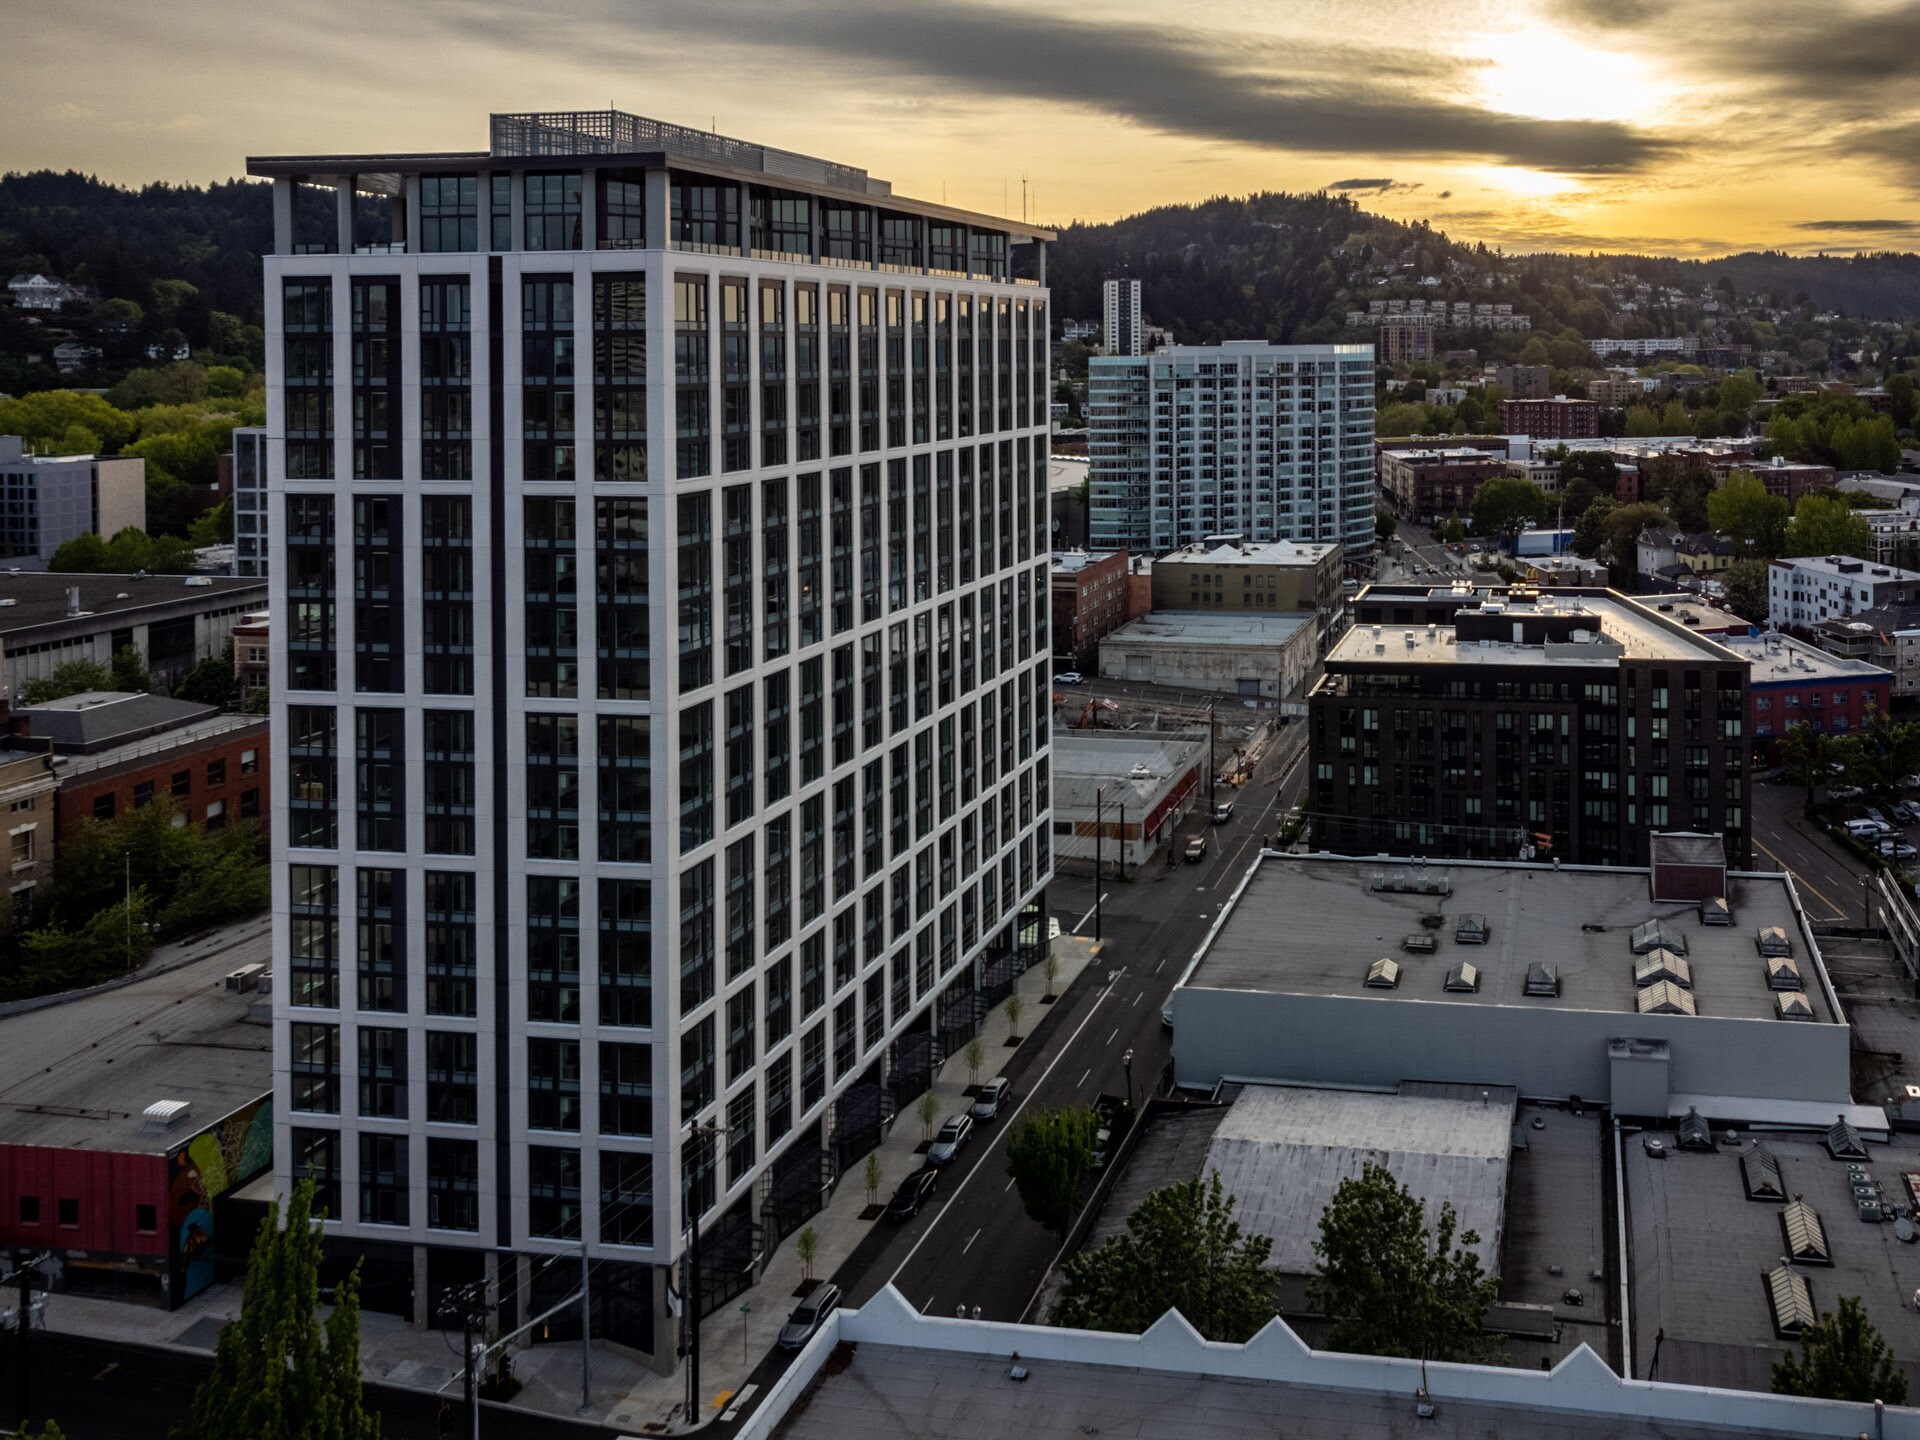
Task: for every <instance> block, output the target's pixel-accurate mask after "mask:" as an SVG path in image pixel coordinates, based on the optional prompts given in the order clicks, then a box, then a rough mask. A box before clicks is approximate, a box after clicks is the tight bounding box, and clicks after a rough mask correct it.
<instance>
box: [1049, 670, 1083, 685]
mask: <svg viewBox="0 0 1920 1440" xmlns="http://www.w3.org/2000/svg"><path fill="white" fill-rule="evenodd" d="M1053 683H1054V684H1056V685H1078V684H1079V683H1080V672H1079V671H1078V670H1062V671H1061V672H1060V673H1059V674H1058V675H1056V676H1054V677H1053Z"/></svg>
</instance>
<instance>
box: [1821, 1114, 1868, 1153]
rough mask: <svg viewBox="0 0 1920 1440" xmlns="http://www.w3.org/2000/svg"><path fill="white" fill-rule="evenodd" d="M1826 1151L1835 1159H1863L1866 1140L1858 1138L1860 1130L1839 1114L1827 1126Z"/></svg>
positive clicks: (1865, 1151) (1865, 1150)
mask: <svg viewBox="0 0 1920 1440" xmlns="http://www.w3.org/2000/svg"><path fill="white" fill-rule="evenodd" d="M1827 1153H1828V1154H1829V1155H1831V1156H1833V1158H1834V1159H1836V1160H1864V1159H1866V1158H1867V1144H1866V1141H1864V1140H1862V1139H1861V1138H1860V1132H1859V1131H1858V1130H1856V1129H1854V1128H1853V1126H1852V1125H1851V1124H1850V1123H1848V1120H1847V1117H1846V1116H1845V1115H1841V1116H1840V1117H1838V1118H1837V1119H1836V1120H1835V1121H1834V1122H1833V1124H1831V1125H1829V1126H1828V1127H1827Z"/></svg>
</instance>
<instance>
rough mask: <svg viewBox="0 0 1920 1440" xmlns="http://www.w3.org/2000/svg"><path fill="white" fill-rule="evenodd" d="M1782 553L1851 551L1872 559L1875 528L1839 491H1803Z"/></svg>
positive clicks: (1795, 507)
mask: <svg viewBox="0 0 1920 1440" xmlns="http://www.w3.org/2000/svg"><path fill="white" fill-rule="evenodd" d="M1780 553H1781V554H1783V555H1851V556H1853V557H1854V558H1855V559H1859V560H1871V559H1873V531H1872V530H1871V529H1870V528H1869V527H1868V525H1867V521H1866V517H1865V516H1863V515H1862V514H1860V512H1859V511H1857V510H1855V509H1854V508H1853V506H1851V505H1849V504H1848V503H1847V501H1846V500H1845V498H1844V497H1842V496H1839V495H1821V494H1813V495H1802V496H1801V497H1800V503H1799V504H1798V505H1796V506H1794V507H1793V523H1792V524H1790V525H1788V526H1787V535H1786V543H1785V545H1784V547H1783V548H1782V550H1781V552H1780Z"/></svg>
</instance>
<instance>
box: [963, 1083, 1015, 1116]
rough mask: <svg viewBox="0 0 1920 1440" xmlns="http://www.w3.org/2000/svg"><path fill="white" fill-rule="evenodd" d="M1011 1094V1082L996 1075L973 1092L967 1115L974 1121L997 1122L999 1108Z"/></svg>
mask: <svg viewBox="0 0 1920 1440" xmlns="http://www.w3.org/2000/svg"><path fill="white" fill-rule="evenodd" d="M1012 1093H1013V1082H1012V1081H1011V1080H1009V1079H1007V1077H1006V1076H1004V1075H996V1076H994V1077H993V1079H991V1080H989V1081H988V1082H987V1083H986V1084H984V1085H982V1086H981V1087H980V1088H979V1089H978V1090H976V1091H975V1092H974V1096H973V1108H972V1109H971V1110H969V1111H968V1112H967V1113H968V1114H969V1115H971V1116H973V1118H974V1119H976V1120H997V1119H999V1118H1000V1107H1001V1106H1002V1105H1004V1104H1006V1103H1007V1097H1008V1096H1010V1095H1011V1094H1012Z"/></svg>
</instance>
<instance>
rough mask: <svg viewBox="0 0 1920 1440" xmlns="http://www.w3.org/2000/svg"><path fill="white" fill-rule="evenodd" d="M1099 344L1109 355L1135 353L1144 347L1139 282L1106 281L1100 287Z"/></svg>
mask: <svg viewBox="0 0 1920 1440" xmlns="http://www.w3.org/2000/svg"><path fill="white" fill-rule="evenodd" d="M1100 298H1101V313H1102V317H1103V318H1102V322H1101V323H1102V325H1103V327H1104V328H1103V329H1102V330H1101V332H1100V338H1101V341H1102V347H1103V348H1104V349H1105V351H1106V353H1107V354H1109V355H1138V354H1139V353H1140V352H1141V351H1142V350H1144V349H1145V348H1146V346H1145V344H1144V342H1143V339H1142V336H1141V333H1140V282H1139V281H1138V280H1108V281H1106V282H1105V283H1104V284H1102V285H1101V287H1100Z"/></svg>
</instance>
